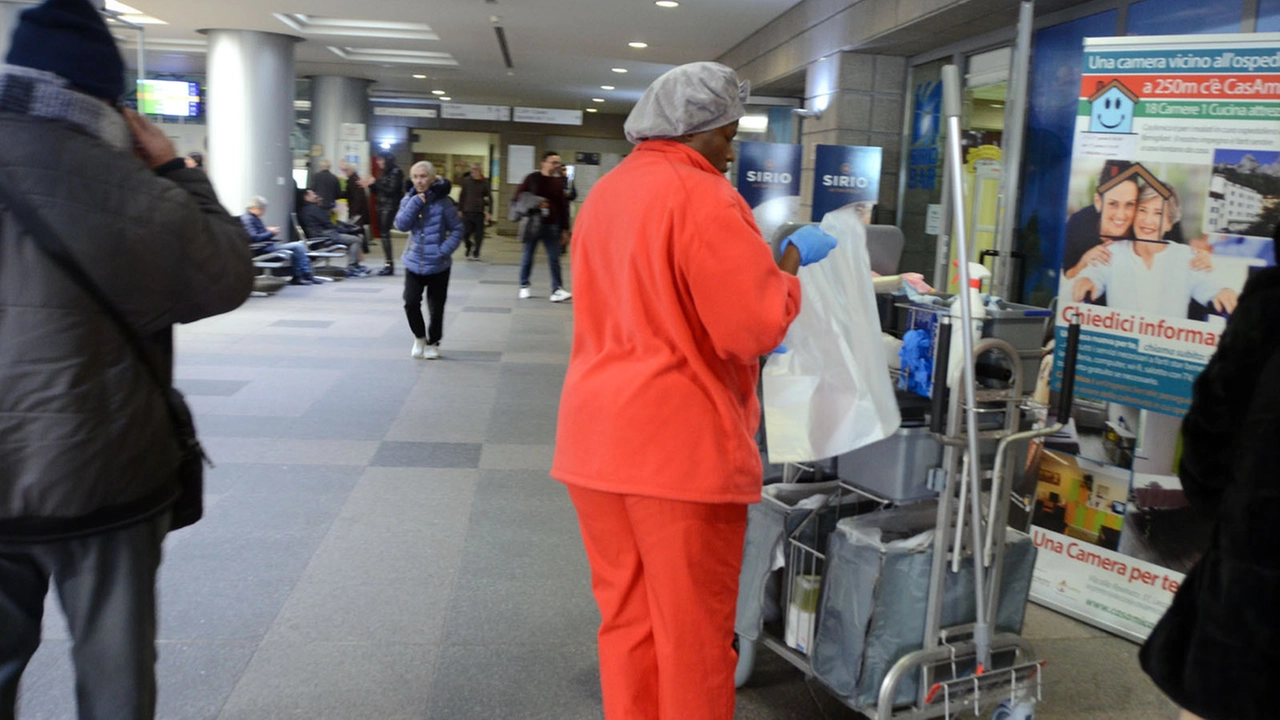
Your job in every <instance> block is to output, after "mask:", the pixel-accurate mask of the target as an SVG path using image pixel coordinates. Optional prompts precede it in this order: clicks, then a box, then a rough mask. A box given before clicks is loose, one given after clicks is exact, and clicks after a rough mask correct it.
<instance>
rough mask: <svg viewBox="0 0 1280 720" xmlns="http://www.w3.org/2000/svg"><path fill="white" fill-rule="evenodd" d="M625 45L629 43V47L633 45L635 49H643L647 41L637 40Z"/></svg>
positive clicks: (646, 45)
mask: <svg viewBox="0 0 1280 720" xmlns="http://www.w3.org/2000/svg"><path fill="white" fill-rule="evenodd" d="M627 45H629V46H630V47H633V48H635V49H637V50H643V49H644V48H647V47H649V43H647V42H639V41H637V42H629V43H627Z"/></svg>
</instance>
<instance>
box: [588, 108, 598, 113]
mask: <svg viewBox="0 0 1280 720" xmlns="http://www.w3.org/2000/svg"><path fill="white" fill-rule="evenodd" d="M587 112H599V110H596V109H595V108H587Z"/></svg>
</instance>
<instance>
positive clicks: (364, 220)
mask: <svg viewBox="0 0 1280 720" xmlns="http://www.w3.org/2000/svg"><path fill="white" fill-rule="evenodd" d="M342 172H343V173H344V174H346V176H347V187H346V189H344V190H343V191H342V197H343V198H345V199H346V201H347V218H348V222H351V223H353V224H355V225H358V226H359V227H360V229H361V230H362V231H363V232H364V237H363V238H362V239H361V243H360V245H361V249H362V250H364V252H366V253H367V252H369V231H368V229H367V227H368V225H369V223H370V222H371V220H370V217H369V186H370V185H372V184H373V178H368V179H364V178H362V177H360V173H359V171H357V170H356V166H355V164H354V163H343V164H342Z"/></svg>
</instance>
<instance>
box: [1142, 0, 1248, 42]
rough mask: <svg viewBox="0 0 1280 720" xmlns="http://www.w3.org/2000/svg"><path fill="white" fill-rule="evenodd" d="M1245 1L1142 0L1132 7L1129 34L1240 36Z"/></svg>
mask: <svg viewBox="0 0 1280 720" xmlns="http://www.w3.org/2000/svg"><path fill="white" fill-rule="evenodd" d="M1243 14H1244V0H1213V2H1205V0H1142V2H1136V3H1133V4H1132V5H1130V6H1129V20H1128V27H1127V28H1126V34H1128V35H1186V34H1204V33H1238V32H1240V17H1241V15H1243Z"/></svg>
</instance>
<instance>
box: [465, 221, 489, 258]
mask: <svg viewBox="0 0 1280 720" xmlns="http://www.w3.org/2000/svg"><path fill="white" fill-rule="evenodd" d="M483 242H484V213H483V212H464V213H462V243H463V245H465V246H466V248H467V257H480V245H481V243H483Z"/></svg>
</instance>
